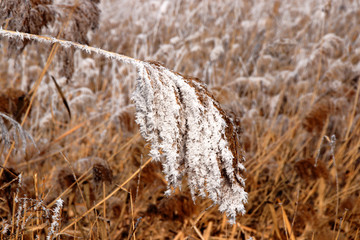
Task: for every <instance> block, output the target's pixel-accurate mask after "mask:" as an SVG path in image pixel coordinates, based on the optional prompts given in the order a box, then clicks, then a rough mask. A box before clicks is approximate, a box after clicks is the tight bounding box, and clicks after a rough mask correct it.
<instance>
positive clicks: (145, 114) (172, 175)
mask: <svg viewBox="0 0 360 240" xmlns="http://www.w3.org/2000/svg"><path fill="white" fill-rule="evenodd" d="M0 35H1V36H5V37H9V38H17V39H24V38H26V39H30V40H36V41H39V42H46V43H58V44H60V45H62V46H64V47H70V46H72V47H75V48H77V49H80V50H83V51H86V52H89V53H90V52H94V53H97V54H101V55H103V56H105V57H107V58H111V59H116V60H118V61H120V62H123V63H127V64H130V65H133V66H135V67H136V68H137V72H138V77H137V81H136V89H135V91H134V93H133V96H132V100H133V101H134V103H135V106H136V122H137V124H138V125H139V128H140V132H141V134H142V136H143V137H144V138H145V139H146V140H147V141H149V142H150V143H151V151H150V155H151V156H152V158H153V159H154V160H155V161H161V163H162V166H163V172H164V174H165V178H166V180H167V181H168V191H167V192H166V193H167V194H170V193H171V192H172V189H174V188H176V187H180V185H181V180H182V178H183V177H184V176H187V178H188V184H189V187H190V191H191V194H192V197H193V199H194V200H195V199H196V197H197V196H200V197H209V198H210V199H211V200H212V201H213V202H214V203H215V204H218V205H219V210H220V211H221V212H225V213H226V214H227V216H228V217H229V222H230V223H232V224H233V223H235V218H236V215H237V214H238V213H241V214H244V213H245V208H244V204H245V203H246V201H247V193H246V192H245V190H244V185H245V179H244V178H243V177H242V172H243V171H245V168H244V166H243V164H242V163H243V162H244V161H245V158H244V157H243V156H242V154H241V151H240V149H239V142H238V136H237V131H236V127H235V126H234V124H233V122H232V120H231V119H230V118H229V117H228V116H227V115H226V114H225V112H224V111H223V110H222V109H221V107H220V105H219V104H218V103H217V102H216V101H215V100H214V98H213V97H212V95H211V94H210V93H209V92H208V91H207V89H206V87H205V86H204V85H203V84H202V83H201V82H200V81H199V80H197V79H194V78H187V77H184V76H182V75H181V74H179V73H176V72H173V71H171V70H169V69H167V68H165V67H163V66H161V65H160V64H158V63H155V62H145V61H141V60H138V59H134V58H131V57H128V56H124V55H121V54H117V53H112V52H109V51H105V50H102V49H99V48H94V47H89V46H86V45H81V44H78V43H74V42H71V41H65V40H59V39H55V38H52V37H44V36H38V35H32V34H27V33H19V32H13V31H8V30H3V29H0Z"/></svg>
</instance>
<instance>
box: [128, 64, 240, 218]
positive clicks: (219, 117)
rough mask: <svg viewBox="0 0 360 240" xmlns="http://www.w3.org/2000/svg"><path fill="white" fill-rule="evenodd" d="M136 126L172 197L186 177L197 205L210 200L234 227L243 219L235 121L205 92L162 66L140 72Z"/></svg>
mask: <svg viewBox="0 0 360 240" xmlns="http://www.w3.org/2000/svg"><path fill="white" fill-rule="evenodd" d="M132 99H133V101H134V102H135V105H136V122H137V123H138V124H139V126H140V131H141V134H142V135H143V137H144V138H145V139H146V140H147V141H149V142H150V143H151V151H150V155H151V157H152V158H153V159H154V160H155V161H161V162H162V166H163V171H164V173H165V175H166V180H167V181H168V184H169V185H168V191H167V194H170V193H171V192H172V190H173V189H174V188H176V187H180V185H181V180H182V178H183V177H184V176H185V175H186V176H187V179H188V184H189V187H190V191H191V195H192V197H193V200H195V198H196V197H197V196H200V197H209V198H210V199H211V200H212V201H213V202H214V203H215V204H218V205H219V210H220V211H221V212H225V213H226V214H227V216H228V217H229V219H230V222H231V223H234V222H235V218H236V215H237V213H242V214H244V213H245V208H244V203H246V201H247V193H246V192H245V191H244V185H245V180H244V178H243V177H242V175H241V173H242V172H243V171H244V170H245V168H244V166H243V164H242V162H243V161H244V158H243V156H242V154H241V152H240V150H239V143H238V136H237V131H236V128H235V126H234V124H233V122H232V120H231V119H230V118H229V117H228V116H227V115H226V114H225V112H224V111H223V110H222V109H221V108H220V106H219V104H218V103H217V102H216V101H215V100H214V98H213V97H212V96H211V94H210V93H209V92H208V91H207V89H206V88H205V86H204V85H203V84H202V83H200V82H199V81H198V80H197V79H193V78H186V77H184V76H182V75H180V74H178V73H175V72H172V71H170V70H168V69H167V68H165V67H163V66H161V65H160V64H158V63H154V62H149V63H144V64H143V65H142V66H139V67H138V79H137V85H136V90H135V92H134V94H133V97H132Z"/></svg>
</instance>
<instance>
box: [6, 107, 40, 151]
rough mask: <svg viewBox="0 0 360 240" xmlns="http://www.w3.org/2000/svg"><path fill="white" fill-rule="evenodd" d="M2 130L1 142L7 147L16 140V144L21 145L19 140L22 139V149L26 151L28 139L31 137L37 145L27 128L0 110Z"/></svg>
mask: <svg viewBox="0 0 360 240" xmlns="http://www.w3.org/2000/svg"><path fill="white" fill-rule="evenodd" d="M4 120H5V121H4ZM0 132H1V137H0V143H1V144H3V145H4V146H5V147H7V148H9V147H10V145H11V142H12V141H14V142H15V146H19V145H20V144H19V141H21V146H22V150H23V151H25V149H26V139H29V140H30V141H31V142H32V143H33V144H34V146H35V147H36V144H35V141H34V139H33V138H32V137H31V135H30V134H29V133H28V132H26V131H25V130H23V128H22V127H21V125H20V124H19V123H18V122H17V121H15V120H14V119H12V118H11V117H9V116H8V115H6V114H4V113H1V112H0ZM17 133H18V134H17Z"/></svg>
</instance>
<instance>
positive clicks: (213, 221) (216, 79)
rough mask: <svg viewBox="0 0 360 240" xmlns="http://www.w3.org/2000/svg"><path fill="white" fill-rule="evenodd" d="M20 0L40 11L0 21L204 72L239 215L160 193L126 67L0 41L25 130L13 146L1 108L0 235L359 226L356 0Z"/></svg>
mask: <svg viewBox="0 0 360 240" xmlns="http://www.w3.org/2000/svg"><path fill="white" fill-rule="evenodd" d="M9 2H10V1H2V2H0V6H3V5H2V4H5V3H9ZM14 2H16V1H14ZM29 2H31V4H33V6H32V7H33V8H36V11H35V10H34V11H33V12H31V11H29V14H30V13H32V14H34V16H38V15H39V14H40V13H42V14H44V15H41V14H40V15H39V16H40V17H41V18H39V17H38V18H37V19H41V21H38V22H36V23H37V24H38V25H36V26H37V27H36V28H34V27H33V28H32V27H31V26H34V25H31V24H30V23H31V19H32V18H31V16H33V15H31V14H30V15H26V16H28V17H27V18H26V21H27V22H26V23H27V24H28V26H29V29H22V28H21V29H18V28H17V27H19V26H20V25H17V24H16V22H14V19H15V18H16V17H19V16H17V15H13V16H7V15H6V17H5V18H4V19H3V18H1V19H0V20H1V21H2V22H1V24H2V27H3V28H7V29H10V30H19V31H25V32H29V33H35V34H41V35H51V36H54V37H56V36H59V38H62V39H67V40H71V41H75V42H82V43H88V44H89V45H90V46H94V47H99V48H102V49H106V50H109V51H112V52H118V53H121V54H124V55H126V56H131V57H134V58H138V59H143V60H155V61H159V62H162V64H163V65H164V66H166V67H167V68H169V69H173V70H174V71H177V72H180V73H181V74H183V75H187V76H196V77H197V78H199V79H201V80H202V81H203V82H205V83H206V84H208V89H209V90H210V92H211V93H212V95H213V96H214V97H215V98H216V99H217V100H218V101H219V102H220V104H221V106H222V108H223V109H225V110H226V112H227V115H229V116H231V117H232V118H233V120H234V123H236V124H237V125H238V127H239V129H241V132H240V144H241V145H242V147H243V149H244V150H245V154H246V156H245V157H246V162H245V164H244V165H245V167H246V169H247V172H246V173H245V175H246V176H245V177H246V183H245V185H246V191H247V192H248V193H249V196H248V203H247V204H246V206H245V207H246V211H247V213H246V214H245V215H244V216H238V217H237V222H236V224H234V225H230V224H228V223H227V219H226V216H225V215H223V214H221V213H220V212H219V211H218V208H217V207H214V206H212V202H211V200H208V199H197V200H196V203H195V204H194V203H193V201H192V200H191V194H190V190H189V189H188V187H187V184H186V182H185V181H184V182H183V188H182V189H181V191H180V190H179V189H177V190H175V193H174V194H173V195H172V196H170V197H166V196H165V195H164V192H165V191H166V189H167V182H166V180H165V177H164V175H163V174H162V166H161V164H159V163H155V162H149V161H148V157H147V156H148V154H149V151H150V146H148V145H147V144H146V143H145V141H144V140H143V139H142V137H141V136H140V134H139V130H138V127H137V125H136V123H135V107H134V105H133V103H132V102H131V100H130V99H131V93H132V92H133V91H134V89H135V79H136V72H135V71H134V69H133V68H131V67H129V66H127V65H123V64H119V63H118V62H115V61H112V60H108V59H105V58H104V57H102V56H99V55H96V54H88V53H84V52H80V51H78V50H76V51H75V50H74V49H72V50H71V51H70V55H64V52H65V53H66V51H67V50H66V49H63V48H61V47H59V46H58V45H57V44H54V46H52V48H49V46H48V45H46V44H43V43H35V42H32V41H30V42H24V43H25V44H23V43H22V44H20V45H17V44H16V43H15V42H14V41H8V40H7V39H6V38H0V39H1V41H0V44H1V45H0V46H1V52H0V111H1V112H3V113H6V114H7V116H10V117H12V118H13V119H16V120H17V121H18V122H20V123H21V122H23V125H22V129H23V130H25V131H26V132H27V133H29V134H31V136H32V137H33V139H34V141H35V143H36V147H35V146H34V145H33V144H26V150H23V148H22V147H21V146H22V145H23V144H24V143H22V142H21V141H20V140H19V139H20V137H21V136H19V134H21V133H16V132H15V131H14V130H17V128H15V127H14V125H12V124H11V122H9V121H7V120H5V121H4V122H5V124H4V126H6V128H7V129H8V130H9V132H11V131H13V132H15V135H11V136H12V137H10V138H9V141H10V144H8V143H7V144H5V140H4V138H2V140H1V142H0V161H1V165H2V170H1V173H0V174H1V178H0V218H1V223H0V230H1V235H0V236H1V237H0V238H1V239H35V238H36V236H40V239H45V238H46V237H47V236H49V238H52V237H54V238H56V237H57V238H58V239H67V238H69V239H74V238H75V239H109V238H110V239H129V238H132V239H249V238H250V237H253V239H359V238H360V200H359V199H360V197H359V195H360V186H359V181H360V177H359V176H360V173H359V171H360V160H359V159H360V152H359V146H360V103H359V101H358V98H359V91H360V81H359V76H360V58H359V54H360V37H359V33H360V28H359V26H360V17H359V16H360V8H359V6H360V3H359V2H358V1H351V0H347V1H327V2H318V1H310V0H309V1H303V3H300V2H299V3H297V2H296V1H295V2H294V1H278V0H270V1H261V0H258V1H242V2H241V1H230V0H225V1H191V0H185V1H121V0H118V1H115V0H104V1H102V2H101V3H100V4H99V5H97V1H91V4H90V5H86V2H87V1H85V0H83V1H80V0H79V1H74V2H72V1H69V2H71V4H70V5H71V6H65V5H64V4H63V5H59V4H57V2H56V1H55V2H54V3H52V2H51V1H29ZM41 5H44V6H43V9H44V11H42V12H39V11H38V9H39V8H40V6H41ZM12 7H14V6H10V5H9V6H7V8H10V9H11V8H12ZM27 7H29V6H27ZM84 7H85V8H86V9H88V10H89V11H91V12H92V14H90V15H88V16H90V17H88V19H86V18H84V15H81V14H84V12H85V11H84V10H81V9H84ZM97 7H99V9H100V10H101V13H99V12H98V9H97ZM2 9H5V8H2ZM26 9H27V10H29V8H26ZM53 11H56V12H58V13H59V15H56V14H55V15H54V16H55V18H50V16H47V17H46V14H50V13H52V12H53ZM145 13H146V14H145ZM99 14H100V19H99ZM85 15H86V14H85ZM1 16H5V15H4V14H2V15H1ZM54 16H52V17H54ZM80 20H82V21H83V22H79V21H80ZM77 23H78V24H77ZM76 27H81V29H82V30H81V31H80V30H79V29H77V30H76V34H80V35H76V34H75V29H76ZM96 27H97V29H96ZM31 29H33V30H31ZM91 29H94V31H92V30H91ZM32 31H33V32H32ZM62 31H63V35H59V34H60V33H61V32H62ZM11 49H13V51H11ZM51 49H53V50H52V51H51V52H50V50H51ZM57 49H59V50H57ZM9 50H10V51H9ZM14 50H15V51H14ZM57 51H59V52H58V53H56V52H57ZM11 52H12V55H9V53H11ZM57 54H60V55H59V57H57ZM46 59H48V61H47V62H46ZM66 64H70V65H66ZM72 64H73V65H72ZM64 66H69V69H68V71H64V68H63V67H64ZM65 70H67V69H65ZM41 76H43V77H41ZM51 76H54V77H55V79H56V81H57V82H58V84H59V86H60V87H61V90H62V92H63V93H64V97H65V99H66V101H67V103H68V104H69V107H70V109H71V118H70V117H69V114H68V111H67V109H66V107H65V106H64V103H63V99H62V98H61V97H60V96H59V94H58V90H57V88H56V86H55V85H54V82H53V81H52V80H51ZM29 104H31V111H27V110H28V109H29V110H30V108H28V107H29ZM26 112H27V113H26ZM26 114H28V117H25V115H26ZM16 134H17V135H16ZM332 136H336V141H334V138H333V137H332ZM16 139H17V141H18V142H19V143H15V140H16ZM28 141H29V140H28ZM143 165H145V167H143V168H140V166H143ZM134 173H135V174H134ZM59 198H61V199H62V200H64V203H63V205H62V207H61V208H60V202H59V201H57V200H58V199H59ZM56 207H57V210H58V211H55V210H56ZM60 209H61V210H60ZM57 212H58V213H57ZM57 214H58V215H57ZM57 217H58V218H57ZM58 233H60V235H56V234H58Z"/></svg>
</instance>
